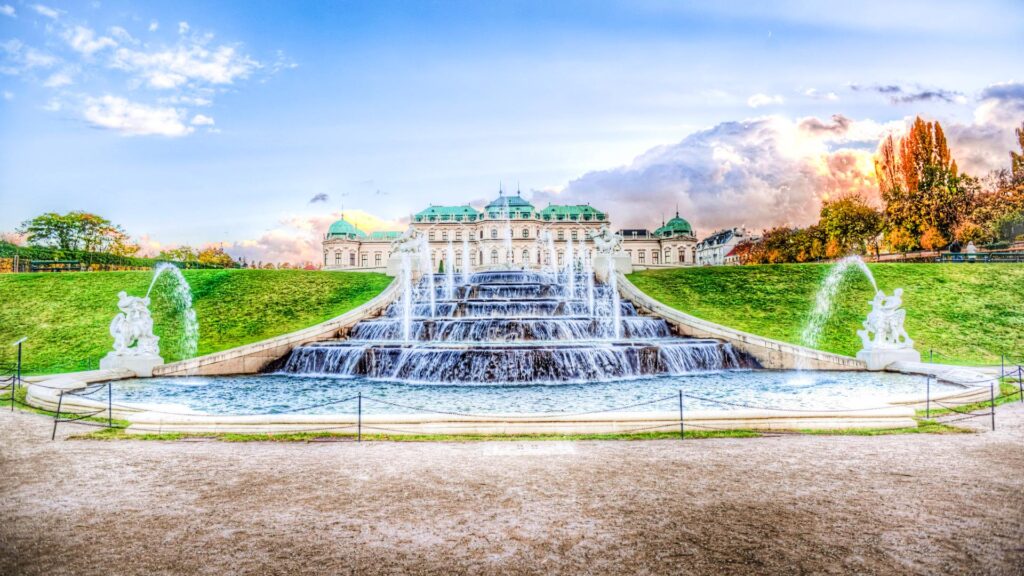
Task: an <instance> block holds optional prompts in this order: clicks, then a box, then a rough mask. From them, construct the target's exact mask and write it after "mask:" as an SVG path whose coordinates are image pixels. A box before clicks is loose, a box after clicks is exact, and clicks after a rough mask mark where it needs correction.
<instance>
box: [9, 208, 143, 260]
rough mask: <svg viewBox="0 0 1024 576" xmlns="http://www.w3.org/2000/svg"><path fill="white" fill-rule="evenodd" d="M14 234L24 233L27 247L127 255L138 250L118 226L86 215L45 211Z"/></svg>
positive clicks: (26, 222)
mask: <svg viewBox="0 0 1024 576" xmlns="http://www.w3.org/2000/svg"><path fill="white" fill-rule="evenodd" d="M18 232H20V233H22V234H25V239H26V240H27V241H28V243H29V244H30V245H34V246H50V247H53V248H57V249H59V250H62V251H68V252H70V251H77V250H83V251H86V252H105V253H110V254H115V255H118V256H131V255H134V254H135V253H137V252H138V251H139V246H138V245H137V244H135V243H134V242H132V241H131V239H130V238H129V237H128V235H127V234H126V233H125V232H124V230H123V229H121V227H120V226H117V225H115V224H113V223H112V222H111V221H110V220H107V219H106V218H103V217H102V216H97V215H96V214H91V213H89V212H81V211H76V212H68V213H67V214H58V213H56V212H47V213H46V214H42V215H40V216H36V217H35V218H32V219H31V220H26V221H25V222H22V224H21V227H20V228H19V229H18Z"/></svg>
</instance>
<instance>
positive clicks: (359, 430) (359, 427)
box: [356, 392, 363, 442]
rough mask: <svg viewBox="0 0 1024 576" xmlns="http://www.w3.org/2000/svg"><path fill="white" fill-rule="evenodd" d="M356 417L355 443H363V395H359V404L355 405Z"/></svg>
mask: <svg viewBox="0 0 1024 576" xmlns="http://www.w3.org/2000/svg"><path fill="white" fill-rule="evenodd" d="M357 414H358V416H357V417H356V418H357V419H356V442H362V441H363V393H362V392H360V393H359V404H358V405H357Z"/></svg>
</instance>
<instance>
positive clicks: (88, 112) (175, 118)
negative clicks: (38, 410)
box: [83, 95, 194, 137]
mask: <svg viewBox="0 0 1024 576" xmlns="http://www.w3.org/2000/svg"><path fill="white" fill-rule="evenodd" d="M83 116H84V118H85V119H86V121H88V122H89V123H91V124H92V125H94V126H97V127H100V128H106V129H109V130H115V131H117V132H120V133H121V134H124V135H128V136H147V135H160V136H171V137H176V136H185V135H187V134H191V133H192V131H193V130H194V128H192V127H191V126H186V125H185V124H184V122H183V121H182V119H183V116H184V114H183V113H182V112H181V111H179V110H177V109H175V108H167V107H163V108H161V107H154V106H147V105H145V104H139V103H136V102H131V101H128V100H126V99H124V98H120V97H117V96H110V95H107V96H103V97H100V98H87V99H86V100H85V108H84V111H83Z"/></svg>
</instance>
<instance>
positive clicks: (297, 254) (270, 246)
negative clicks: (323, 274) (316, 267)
mask: <svg viewBox="0 0 1024 576" xmlns="http://www.w3.org/2000/svg"><path fill="white" fill-rule="evenodd" d="M340 217H341V213H340V212H334V213H325V214H319V215H317V216H289V217H286V218H283V219H281V220H280V222H278V226H277V227H275V228H273V229H271V230H268V231H267V232H266V233H264V234H263V235H262V236H260V237H259V238H257V239H254V240H241V241H238V242H234V243H232V244H231V245H230V246H227V247H225V251H227V252H228V253H229V254H231V255H232V256H234V257H235V258H238V257H241V256H244V257H245V258H246V260H251V261H263V262H290V263H301V262H313V263H314V264H316V263H322V262H323V247H322V245H321V242H322V241H323V236H324V234H325V233H326V232H327V228H328V227H330V225H331V224H332V223H333V222H334V221H336V220H337V219H338V218H340ZM345 220H348V221H349V222H351V223H352V224H353V225H355V226H356V227H357V228H359V229H360V230H362V231H364V232H372V231H375V230H404V229H405V227H406V226H407V224H405V223H403V222H402V221H401V220H397V221H396V220H383V219H381V218H378V217H376V216H374V215H372V214H369V213H367V212H365V211H363V210H345Z"/></svg>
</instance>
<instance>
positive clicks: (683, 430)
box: [679, 388, 686, 440]
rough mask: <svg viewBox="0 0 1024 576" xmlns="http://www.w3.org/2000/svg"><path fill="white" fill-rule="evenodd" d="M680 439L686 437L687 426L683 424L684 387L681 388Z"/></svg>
mask: <svg viewBox="0 0 1024 576" xmlns="http://www.w3.org/2000/svg"><path fill="white" fill-rule="evenodd" d="M679 439H680V440H685V439H686V427H685V425H684V424H683V389H682V388H680V389H679Z"/></svg>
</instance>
